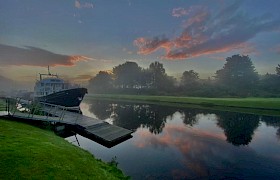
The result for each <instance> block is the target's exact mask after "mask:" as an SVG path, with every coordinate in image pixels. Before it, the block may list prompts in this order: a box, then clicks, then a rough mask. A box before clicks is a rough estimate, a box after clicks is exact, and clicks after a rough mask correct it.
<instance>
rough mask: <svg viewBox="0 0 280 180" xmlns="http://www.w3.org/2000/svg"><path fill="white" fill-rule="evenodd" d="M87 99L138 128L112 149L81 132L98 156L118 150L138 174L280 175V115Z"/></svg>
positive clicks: (105, 114)
mask: <svg viewBox="0 0 280 180" xmlns="http://www.w3.org/2000/svg"><path fill="white" fill-rule="evenodd" d="M87 105H88V109H89V110H90V111H91V113H92V114H94V116H96V117H97V118H99V119H106V120H107V119H110V120H111V122H112V123H113V124H115V125H118V126H121V127H125V128H128V129H132V130H135V133H133V138H132V139H130V140H128V141H126V142H124V143H121V144H119V145H118V146H116V147H113V148H112V149H106V148H105V147H102V146H99V145H98V144H95V143H93V142H91V141H88V140H87V139H85V138H82V137H79V138H80V139H79V142H80V144H81V147H83V148H85V149H87V150H89V151H90V152H92V153H93V154H94V155H95V156H96V157H97V158H101V159H103V160H105V161H106V160H107V161H109V160H111V158H112V157H115V156H116V157H117V160H118V162H119V167H120V168H121V169H122V170H123V171H124V172H125V173H126V174H127V175H130V176H132V178H133V179H223V178H224V179H258V178H262V179H277V177H279V176H280V156H279V152H280V141H279V134H280V133H279V131H280V130H279V129H280V118H278V117H269V116H257V115H249V114H239V113H231V112H217V111H207V110H199V109H191V108H183V109H182V108H176V107H164V106H159V105H148V104H137V103H120V102H111V101H88V102H87ZM276 136H277V137H278V140H277V138H276ZM73 140H74V138H73ZM135 162H137V163H135Z"/></svg>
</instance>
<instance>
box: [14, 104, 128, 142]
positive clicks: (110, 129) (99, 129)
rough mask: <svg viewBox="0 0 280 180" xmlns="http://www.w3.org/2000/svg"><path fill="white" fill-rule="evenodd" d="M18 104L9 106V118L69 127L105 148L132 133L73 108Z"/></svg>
mask: <svg viewBox="0 0 280 180" xmlns="http://www.w3.org/2000/svg"><path fill="white" fill-rule="evenodd" d="M20 103H21V100H20V99H17V100H16V101H15V102H14V105H12V104H10V105H9V107H10V109H9V116H11V117H15V118H19V119H28V120H34V121H36V120H39V121H46V122H55V123H60V124H65V125H70V127H71V129H72V131H74V132H76V133H78V134H80V135H82V136H85V137H88V138H90V139H93V140H96V141H97V142H99V143H100V144H103V145H105V146H107V147H112V146H113V145H116V144H118V143H119V142H122V141H124V140H126V139H129V138H131V137H132V136H131V134H132V133H133V131H131V130H128V129H125V128H122V127H119V126H115V125H112V124H109V123H107V122H105V121H102V120H99V119H96V118H92V117H88V116H85V115H83V114H81V112H77V111H76V112H72V111H73V108H69V107H64V106H59V105H54V104H48V103H42V102H37V103H34V102H31V101H30V102H26V101H24V106H22V105H20V106H19V104H20ZM18 107H20V108H18ZM19 109H21V110H22V109H23V111H19ZM70 110H71V111H70Z"/></svg>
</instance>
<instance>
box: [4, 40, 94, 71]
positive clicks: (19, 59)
mask: <svg viewBox="0 0 280 180" xmlns="http://www.w3.org/2000/svg"><path fill="white" fill-rule="evenodd" d="M91 59H92V58H89V57H86V56H81V55H62V54H56V53H53V52H50V51H47V50H44V49H40V48H36V47H32V46H25V48H20V47H14V46H8V45H3V44H0V65H1V66H8V65H17V66H20V65H28V66H73V65H75V63H77V62H79V61H88V60H91Z"/></svg>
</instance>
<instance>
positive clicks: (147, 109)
mask: <svg viewBox="0 0 280 180" xmlns="http://www.w3.org/2000/svg"><path fill="white" fill-rule="evenodd" d="M90 103H91V106H90V109H89V110H90V111H91V112H92V113H94V114H95V115H96V117H97V118H99V119H101V120H104V119H107V118H109V117H111V118H113V123H114V125H117V126H121V127H124V128H127V129H132V130H134V129H137V128H139V127H141V126H142V127H146V128H148V129H149V131H150V132H151V133H154V134H159V133H161V132H162V130H163V128H164V126H165V123H166V118H167V116H170V115H172V114H174V113H175V112H176V109H175V108H171V107H165V106H158V105H146V104H134V103H124V102H114V103H113V102H111V101H102V100H94V101H91V102H90Z"/></svg>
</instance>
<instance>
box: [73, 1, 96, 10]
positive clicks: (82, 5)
mask: <svg viewBox="0 0 280 180" xmlns="http://www.w3.org/2000/svg"><path fill="white" fill-rule="evenodd" d="M75 7H76V8H78V9H81V8H93V7H94V6H93V4H92V3H88V2H85V3H83V4H82V3H81V2H80V1H78V0H75Z"/></svg>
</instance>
